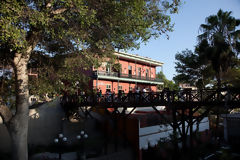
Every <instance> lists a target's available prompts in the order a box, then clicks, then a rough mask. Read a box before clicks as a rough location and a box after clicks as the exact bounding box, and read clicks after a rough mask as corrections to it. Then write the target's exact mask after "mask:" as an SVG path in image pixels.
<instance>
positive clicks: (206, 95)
mask: <svg viewBox="0 0 240 160" xmlns="http://www.w3.org/2000/svg"><path fill="white" fill-rule="evenodd" d="M62 104H63V106H65V108H67V107H71V108H75V107H77V108H80V109H81V110H82V111H83V112H85V113H86V115H87V114H88V115H91V114H90V110H91V109H93V108H103V109H105V110H106V112H108V113H109V114H110V115H113V117H114V115H119V114H120V115H123V116H128V115H130V114H132V113H133V112H134V110H135V109H136V108H137V107H152V108H153V109H154V110H155V111H156V112H157V113H158V115H159V116H160V117H161V118H162V119H165V121H166V123H168V124H170V125H171V126H172V128H173V133H174V134H179V135H180V138H176V141H175V148H177V146H178V142H179V140H180V141H181V142H182V144H183V149H184V148H186V143H187V138H186V137H187V134H188V133H189V135H190V145H192V144H193V141H192V139H193V138H192V137H193V124H194V123H196V122H200V121H201V120H202V119H203V118H204V117H206V116H207V115H208V114H209V111H211V110H212V109H213V108H214V110H215V112H217V114H220V113H221V112H220V110H222V109H225V110H229V109H233V108H240V89H238V88H225V89H216V90H214V89H205V90H191V89H186V90H180V91H169V90H163V91H161V92H145V93H143V92H140V93H128V94H121V93H120V94H111V93H110V94H104V95H101V94H100V93H97V94H94V95H86V94H82V95H74V96H66V95H65V96H63V98H62ZM157 106H166V110H167V111H168V112H169V113H171V117H170V118H169V117H168V118H166V116H165V115H164V114H163V113H160V112H159V110H157V108H156V107H157ZM108 108H113V109H114V110H113V112H111V113H110V112H109V111H108ZM119 108H121V110H119ZM127 108H131V111H130V112H126V110H127ZM199 109H203V112H202V113H201V114H198V116H194V115H196V114H195V113H196V112H198V111H199ZM116 130H117V128H116Z"/></svg>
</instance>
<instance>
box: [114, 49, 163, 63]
mask: <svg viewBox="0 0 240 160" xmlns="http://www.w3.org/2000/svg"><path fill="white" fill-rule="evenodd" d="M114 54H115V55H116V56H118V57H119V58H123V59H127V60H133V61H137V62H141V63H145V64H146V63H147V64H151V66H162V65H163V64H164V63H163V62H160V61H157V60H153V59H151V58H148V57H143V56H139V55H134V54H129V53H123V52H115V53H114Z"/></svg>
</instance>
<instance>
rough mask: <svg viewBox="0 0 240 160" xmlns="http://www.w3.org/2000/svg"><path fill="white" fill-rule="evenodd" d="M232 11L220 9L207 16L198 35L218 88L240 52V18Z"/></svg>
mask: <svg viewBox="0 0 240 160" xmlns="http://www.w3.org/2000/svg"><path fill="white" fill-rule="evenodd" d="M231 13H232V12H228V11H226V12H224V11H222V10H221V9H220V10H219V11H218V13H217V15H212V16H209V17H207V18H206V24H202V25H201V26H200V29H201V31H202V34H200V35H199V36H198V39H199V52H201V54H202V56H205V58H206V59H207V60H208V61H209V63H210V64H211V66H212V68H213V70H214V71H215V77H216V79H217V86H218V88H220V87H221V83H222V78H223V74H224V73H226V72H227V71H228V70H229V69H230V68H233V67H234V65H235V64H234V59H237V58H238V55H239V52H240V36H239V35H240V30H237V26H239V25H240V19H235V18H234V17H232V16H231Z"/></svg>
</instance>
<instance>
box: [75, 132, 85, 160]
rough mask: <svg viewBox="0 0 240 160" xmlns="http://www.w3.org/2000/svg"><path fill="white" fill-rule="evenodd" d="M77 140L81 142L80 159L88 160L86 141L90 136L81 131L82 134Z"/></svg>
mask: <svg viewBox="0 0 240 160" xmlns="http://www.w3.org/2000/svg"><path fill="white" fill-rule="evenodd" d="M76 138H77V140H78V141H79V150H80V151H79V153H80V155H79V156H80V159H81V160H86V152H85V140H86V139H87V138H88V134H87V133H86V132H84V131H81V132H80V134H79V135H77V136H76Z"/></svg>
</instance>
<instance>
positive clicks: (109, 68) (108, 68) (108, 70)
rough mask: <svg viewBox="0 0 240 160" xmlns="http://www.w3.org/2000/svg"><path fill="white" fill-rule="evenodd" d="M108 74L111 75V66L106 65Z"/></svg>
mask: <svg viewBox="0 0 240 160" xmlns="http://www.w3.org/2000/svg"><path fill="white" fill-rule="evenodd" d="M106 72H107V73H109V72H111V64H109V63H107V65H106Z"/></svg>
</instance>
